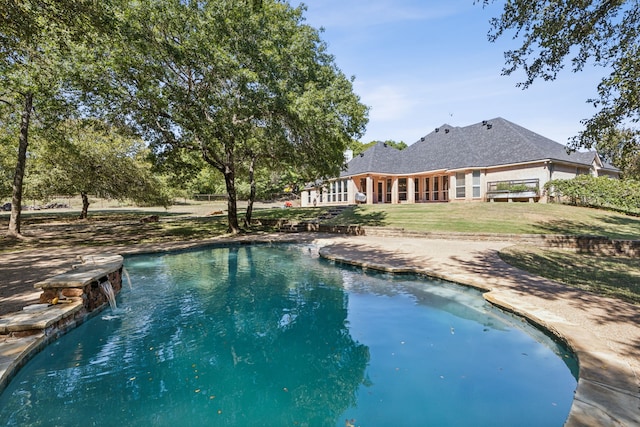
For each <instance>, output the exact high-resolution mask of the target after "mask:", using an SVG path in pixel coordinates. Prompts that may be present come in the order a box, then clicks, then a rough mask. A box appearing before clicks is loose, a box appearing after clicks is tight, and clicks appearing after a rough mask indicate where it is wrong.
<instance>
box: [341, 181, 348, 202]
mask: <svg viewBox="0 0 640 427" xmlns="http://www.w3.org/2000/svg"><path fill="white" fill-rule="evenodd" d="M348 185H349V180H348V179H345V180H344V181H342V200H344V201H345V202H346V201H348V200H349V191H348V190H347V188H348V187H347V186H348Z"/></svg>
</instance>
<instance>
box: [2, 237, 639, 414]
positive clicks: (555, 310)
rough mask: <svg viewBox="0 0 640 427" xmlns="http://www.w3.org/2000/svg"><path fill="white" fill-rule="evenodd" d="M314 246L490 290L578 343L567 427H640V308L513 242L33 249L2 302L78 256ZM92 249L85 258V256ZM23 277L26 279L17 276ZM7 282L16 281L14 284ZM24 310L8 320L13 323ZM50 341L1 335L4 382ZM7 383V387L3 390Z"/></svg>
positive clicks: (17, 264) (10, 262)
mask: <svg viewBox="0 0 640 427" xmlns="http://www.w3.org/2000/svg"><path fill="white" fill-rule="evenodd" d="M283 241H302V242H314V243H315V244H316V245H318V247H319V248H320V254H321V256H323V257H325V258H328V259H332V260H334V261H336V262H345V263H349V264H354V265H358V266H361V267H364V268H371V269H377V270H383V271H388V272H394V273H402V272H415V273H420V274H425V275H429V276H432V277H437V278H441V279H445V280H449V281H453V282H456V283H460V284H464V285H469V286H473V287H476V288H479V289H482V290H486V291H487V292H486V293H485V294H484V296H485V298H486V299H487V300H488V301H490V302H491V303H493V304H495V305H497V306H499V307H501V308H503V309H505V310H509V311H512V312H514V313H517V314H520V315H522V316H524V317H526V318H527V319H529V320H530V321H531V322H532V323H535V324H537V325H540V326H542V327H544V328H546V329H547V330H549V331H550V332H551V333H552V334H554V335H556V336H558V337H559V338H560V339H562V340H564V341H565V342H567V343H568V344H569V346H570V347H571V348H572V349H573V351H574V352H575V353H576V355H577V356H578V360H579V364H580V375H579V377H580V378H579V380H578V387H577V390H576V393H575V397H574V402H573V406H572V408H571V412H570V414H569V418H568V420H567V422H566V424H565V425H567V426H595V425H598V426H637V425H640V421H639V420H640V307H638V306H635V305H632V304H627V303H625V302H621V301H619V300H615V299H611V298H606V297H602V296H599V295H595V294H591V293H587V292H583V291H580V290H576V289H572V288H569V287H567V286H564V285H561V284H558V283H556V282H553V281H550V280H547V279H543V278H540V277H537V276H533V275H530V274H528V273H525V272H523V271H521V270H518V269H516V268H514V267H511V266H509V265H508V264H506V263H504V262H503V261H502V260H501V259H500V257H499V256H498V251H499V250H500V249H502V248H504V247H506V246H510V245H512V244H513V242H510V241H507V240H505V241H499V240H490V241H489V240H466V239H433V238H405V237H378V236H357V237H355V236H343V235H326V234H323V235H320V234H315V233H300V234H295V235H292V234H266V235H262V236H256V235H251V236H240V237H234V238H232V239H229V238H216V239H211V240H207V241H202V242H195V243H194V242H190V243H173V244H162V245H153V246H150V245H140V246H136V247H131V246H128V247H117V246H112V247H105V246H101V247H99V248H95V249H94V248H78V249H59V250H47V251H29V252H27V253H7V254H0V280H1V281H0V288H3V287H5V288H8V287H11V288H12V289H14V290H15V291H14V292H13V295H12V296H6V295H0V305H4V304H7V305H8V304H13V306H15V304H19V303H21V302H24V305H27V303H28V302H33V299H34V297H35V296H37V295H38V293H39V291H36V292H33V283H35V282H37V281H40V280H43V279H46V278H47V277H49V276H51V275H53V274H59V273H61V272H63V271H65V270H67V269H69V268H70V266H71V265H72V264H74V263H77V256H78V255H90V254H91V253H92V252H95V253H105V252H108V253H114V254H121V255H127V254H134V253H145V252H164V251H170V250H175V249H186V248H191V247H197V246H204V245H211V244H221V243H251V242H283ZM80 251H82V253H80ZM16 277H17V278H16ZM5 282H6V284H5ZM14 316H22V317H24V313H23V312H14V313H10V314H6V315H4V316H2V317H0V320H2V321H3V322H5V323H7V322H9V320H8V319H9V318H12V317H14ZM45 341H46V337H45V336H44V334H41V335H32V336H29V337H23V338H0V378H2V380H3V381H6V380H8V379H10V377H11V375H10V374H11V372H12V371H13V370H15V369H17V368H19V367H20V366H21V364H22V363H24V361H25V360H26V359H27V358H28V357H29V354H31V353H32V352H33V351H34V349H36V350H37V349H39V348H42V347H43V346H44V345H46V342H45ZM1 386H2V384H0V389H2V387H1Z"/></svg>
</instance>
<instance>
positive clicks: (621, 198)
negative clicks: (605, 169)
mask: <svg viewBox="0 0 640 427" xmlns="http://www.w3.org/2000/svg"><path fill="white" fill-rule="evenodd" d="M544 188H545V191H546V192H547V194H548V195H549V196H550V200H553V201H557V202H560V203H568V204H572V205H576V206H590V207H597V208H605V209H613V210H617V211H620V212H624V213H627V214H632V215H640V181H636V180H631V179H627V180H619V179H611V178H607V177H597V178H596V177H593V176H591V175H580V176H578V177H576V178H573V179H554V180H551V181H549V182H547V183H546V184H545V185H544Z"/></svg>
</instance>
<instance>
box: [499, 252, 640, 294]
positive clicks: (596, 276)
mask: <svg viewBox="0 0 640 427" xmlns="http://www.w3.org/2000/svg"><path fill="white" fill-rule="evenodd" d="M500 257H501V258H502V259H503V260H504V261H505V262H507V263H508V264H510V265H513V266H514V267H517V268H519V269H521V270H524V271H528V272H530V273H532V274H536V275H539V276H542V277H546V278H548V279H550V280H555V281H558V282H561V283H564V284H567V285H569V286H572V287H575V288H578V289H582V290H585V291H588V292H596V293H598V294H600V295H605V296H610V297H614V298H620V299H622V300H624V301H627V302H630V303H633V304H640V268H638V261H637V260H636V259H632V258H625V257H603V256H592V255H584V254H575V253H572V252H566V251H557V250H544V249H539V248H533V247H526V246H524V247H523V246H519V247H518V246H516V247H510V248H507V249H505V250H503V251H501V252H500Z"/></svg>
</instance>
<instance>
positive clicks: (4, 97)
mask: <svg viewBox="0 0 640 427" xmlns="http://www.w3.org/2000/svg"><path fill="white" fill-rule="evenodd" d="M108 4H109V2H107V1H104V2H95V1H93V0H62V1H54V0H41V1H32V0H23V1H15V0H2V1H1V3H0V10H2V13H0V87H1V88H2V89H1V90H0V103H2V104H4V106H5V107H7V109H8V110H9V111H8V112H7V113H6V114H7V116H5V117H10V118H13V119H14V120H15V121H16V122H17V123H19V131H18V132H17V138H18V149H17V160H16V162H15V169H14V174H13V188H12V206H11V216H10V219H9V228H8V230H7V236H9V237H19V236H20V217H21V205H22V192H23V181H24V173H25V167H26V159H27V149H28V145H29V137H30V132H31V130H32V129H31V128H32V122H33V119H34V116H33V115H34V111H37V113H38V116H37V117H36V118H37V120H38V121H39V123H40V124H42V126H43V127H48V126H49V125H50V124H51V123H55V122H57V121H59V120H62V119H63V118H65V117H69V116H71V114H72V112H73V111H74V110H75V109H74V107H73V100H74V96H73V89H72V88H71V86H70V84H69V83H70V80H69V76H70V75H71V71H72V69H73V68H74V65H77V64H76V63H77V59H76V58H78V56H77V55H75V54H74V48H75V47H77V46H79V45H81V44H82V43H86V42H88V43H93V40H94V39H96V38H95V37H88V34H89V32H90V31H92V30H93V29H94V28H98V26H100V27H102V26H104V28H106V27H108V25H107V20H106V19H103V18H104V17H106V16H108V15H107V14H105V13H103V11H104V9H103V8H104V7H105V6H106V5H108ZM77 68H82V66H80V67H76V69H77Z"/></svg>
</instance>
